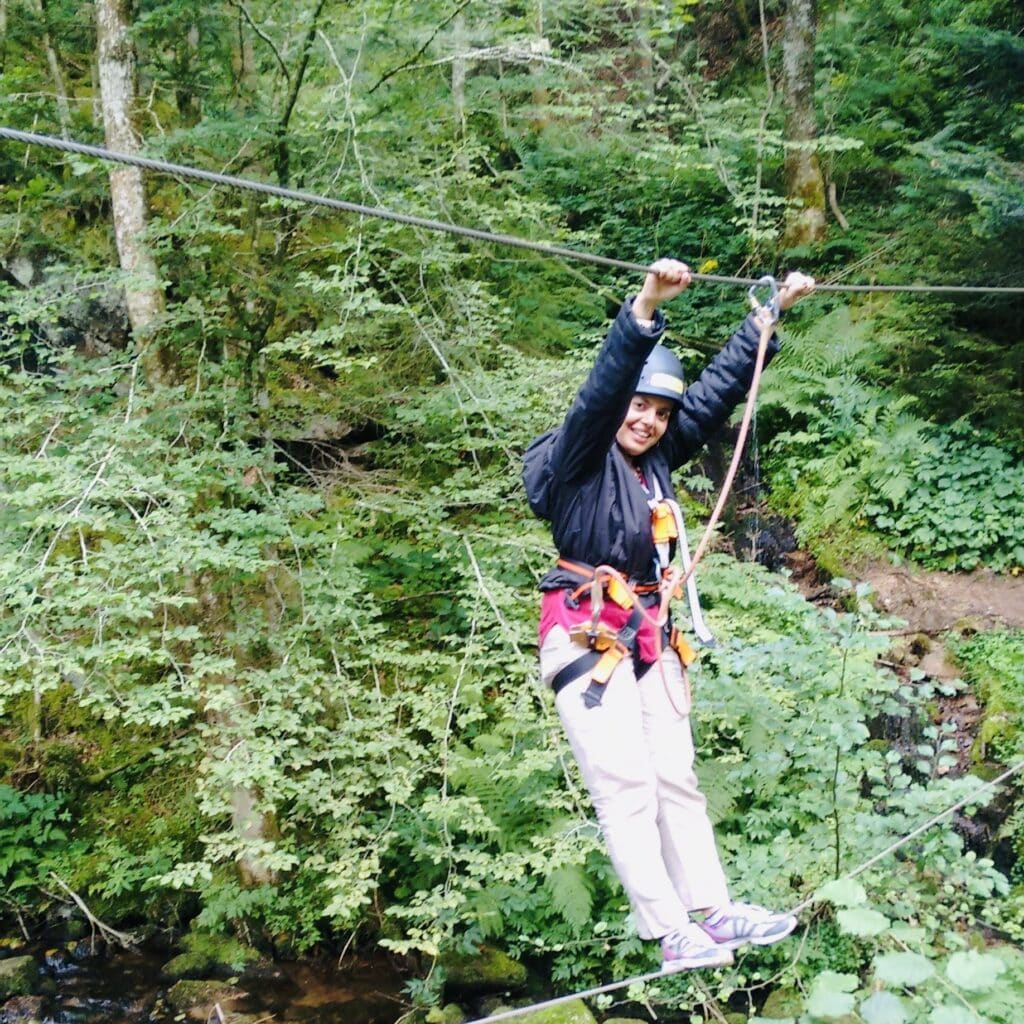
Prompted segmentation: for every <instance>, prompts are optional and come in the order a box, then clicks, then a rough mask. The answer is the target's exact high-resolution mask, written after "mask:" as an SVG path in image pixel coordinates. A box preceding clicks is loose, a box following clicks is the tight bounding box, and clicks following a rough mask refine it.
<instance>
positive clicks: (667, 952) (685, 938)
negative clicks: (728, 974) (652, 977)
mask: <svg viewBox="0 0 1024 1024" xmlns="http://www.w3.org/2000/svg"><path fill="white" fill-rule="evenodd" d="M731 963H732V953H730V952H729V950H728V948H727V947H725V946H720V945H718V944H717V943H715V942H708V937H707V935H706V934H705V933H704V932H703V931H702V930H701V929H700V928H699V927H698V926H697V925H695V924H693V922H688V923H687V924H684V925H683V926H682V928H677V929H676V930H675V931H674V932H669V933H668V935H666V936H665V937H664V938H663V939H662V940H661V970H662V972H663V973H668V972H670V971H683V970H686V969H688V968H693V967H725V966H727V965H728V964H731Z"/></svg>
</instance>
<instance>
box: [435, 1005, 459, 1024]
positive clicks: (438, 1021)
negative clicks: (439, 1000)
mask: <svg viewBox="0 0 1024 1024" xmlns="http://www.w3.org/2000/svg"><path fill="white" fill-rule="evenodd" d="M426 1019H427V1024H465V1022H466V1019H467V1018H466V1014H465V1013H464V1012H463V1010H462V1007H461V1006H459V1005H458V1004H456V1003H448V1004H447V1005H446V1006H432V1007H431V1008H430V1009H429V1010H428V1011H427V1018H426Z"/></svg>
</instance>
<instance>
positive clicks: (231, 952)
mask: <svg viewBox="0 0 1024 1024" xmlns="http://www.w3.org/2000/svg"><path fill="white" fill-rule="evenodd" d="M181 945H182V952H181V953H180V954H178V956H176V957H174V958H173V959H171V960H169V961H168V962H167V963H166V964H164V966H163V973H164V976H165V977H167V978H173V979H175V980H184V979H188V978H191V979H198V978H234V977H238V976H240V975H245V974H246V972H247V971H249V970H251V969H255V968H256V966H257V965H258V964H259V963H260V961H261V957H260V955H259V953H257V952H256V950H254V949H252V948H251V947H249V946H246V945H243V943H241V942H239V941H238V939H234V938H230V937H228V936H224V935H211V934H209V933H208V932H189V933H188V934H187V935H185V936H184V938H183V939H182V940H181Z"/></svg>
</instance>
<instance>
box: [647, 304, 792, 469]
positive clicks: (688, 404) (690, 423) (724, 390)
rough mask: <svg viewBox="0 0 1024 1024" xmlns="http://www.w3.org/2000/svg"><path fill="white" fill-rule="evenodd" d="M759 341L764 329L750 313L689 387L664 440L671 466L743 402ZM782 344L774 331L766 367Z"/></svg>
mask: <svg viewBox="0 0 1024 1024" xmlns="http://www.w3.org/2000/svg"><path fill="white" fill-rule="evenodd" d="M760 341H761V330H760V328H759V327H758V326H757V324H756V322H755V321H754V317H753V314H751V315H750V316H748V317H747V319H746V320H744V321H743V323H742V324H740V326H739V329H738V330H737V331H736V333H735V334H734V335H733V336H732V337H731V338H730V339H729V341H728V342H726V344H725V345H724V346H723V348H722V349H721V351H720V352H719V353H718V355H716V356H715V358H714V359H712V360H711V362H710V363H708V365H707V366H706V367H705V368H704V370H703V372H702V373H701V375H700V376H699V377H698V378H697V379H696V380H695V381H694V382H693V383H692V384H691V385H689V386H688V387H687V389H686V391H685V393H684V394H683V400H682V403H681V404H680V408H679V411H678V412H677V413H676V415H675V417H674V418H673V420H672V423H671V425H670V426H669V429H668V431H666V433H665V436H664V437H663V438H662V440H661V448H662V450H663V451H664V453H665V456H666V458H667V459H668V463H669V467H670V469H676V468H678V467H679V466H681V465H683V464H684V463H685V462H687V461H689V460H690V459H692V458H693V456H694V455H696V454H697V452H699V451H700V449H701V448H702V447H703V446H704V445H705V443H706V442H707V441H708V440H709V438H711V437H712V435H714V434H715V432H716V431H718V430H720V429H721V428H722V427H723V426H724V425H725V423H726V421H727V420H728V419H729V417H730V415H732V411H733V409H735V408H736V406H737V405H738V404H739V403H740V402H741V401H743V398H744V396H745V395H746V394H747V391H748V390H749V389H750V382H751V380H752V379H753V376H754V364H755V363H756V361H757V347H758V344H759V343H760ZM779 347H780V343H779V339H778V336H777V335H774V334H773V335H772V337H771V339H770V340H769V342H768V351H767V352H766V353H765V366H767V365H768V363H769V362H770V361H771V359H772V357H773V356H774V355H775V354H776V353H777V352H778V351H779Z"/></svg>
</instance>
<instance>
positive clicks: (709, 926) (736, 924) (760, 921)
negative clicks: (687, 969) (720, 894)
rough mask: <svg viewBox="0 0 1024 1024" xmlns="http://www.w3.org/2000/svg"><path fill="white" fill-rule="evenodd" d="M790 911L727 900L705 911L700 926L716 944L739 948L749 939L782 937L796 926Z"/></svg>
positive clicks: (760, 941) (760, 942)
mask: <svg viewBox="0 0 1024 1024" xmlns="http://www.w3.org/2000/svg"><path fill="white" fill-rule="evenodd" d="M796 925H797V920H796V918H795V917H794V916H793V915H792V914H778V913H774V912H773V911H771V910H765V908H764V907H758V906H755V905H754V904H752V903H729V904H728V905H726V906H724V907H721V908H719V909H717V910H715V911H714V912H712V913H710V914H708V916H707V917H706V918H704V920H703V921H701V923H700V928H701V929H702V930H703V931H704V933H705V934H706V935H708V936H710V938H712V939H714V941H715V943H716V945H718V946H720V947H722V948H724V949H738V948H739V947H740V946H742V945H745V944H746V943H748V942H750V943H753V945H755V946H770V945H771V944H772V943H773V942H778V941H779V940H780V939H784V938H785V937H786V936H787V935H789V933H790V932H791V931H792V930H793V929H794V928H795V927H796Z"/></svg>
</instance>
